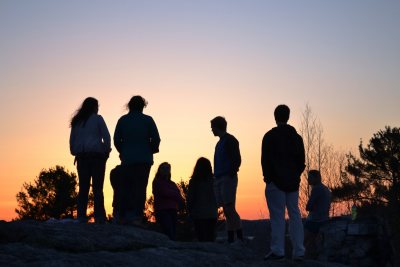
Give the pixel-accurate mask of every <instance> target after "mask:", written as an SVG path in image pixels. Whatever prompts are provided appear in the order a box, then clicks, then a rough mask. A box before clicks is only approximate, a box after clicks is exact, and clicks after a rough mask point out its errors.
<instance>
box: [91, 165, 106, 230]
mask: <svg viewBox="0 0 400 267" xmlns="http://www.w3.org/2000/svg"><path fill="white" fill-rule="evenodd" d="M105 170H106V160H105V159H103V158H93V159H92V177H93V184H92V189H93V195H94V218H95V222H99V223H102V222H105V220H106V211H105V209H104V194H103V185H104V173H105Z"/></svg>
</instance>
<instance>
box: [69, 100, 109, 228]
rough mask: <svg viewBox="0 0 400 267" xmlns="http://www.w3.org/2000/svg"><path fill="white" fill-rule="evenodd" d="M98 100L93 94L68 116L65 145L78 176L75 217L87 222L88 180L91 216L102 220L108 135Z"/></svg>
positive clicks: (97, 221) (101, 221)
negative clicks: (68, 129) (92, 203)
mask: <svg viewBox="0 0 400 267" xmlns="http://www.w3.org/2000/svg"><path fill="white" fill-rule="evenodd" d="M98 111H99V103H98V101H97V99H95V98H93V97H88V98H86V99H85V100H84V101H83V103H82V105H81V107H80V108H79V109H78V110H77V111H76V113H75V115H74V116H73V117H72V119H71V124H70V126H71V134H70V138H69V147H70V151H71V154H72V155H74V156H75V161H76V162H77V170H78V177H79V193H78V220H79V221H80V222H87V215H86V209H87V204H88V197H89V189H90V180H91V179H92V188H93V195H94V218H95V222H96V223H104V222H105V220H106V212H105V209H104V195H103V184H104V173H105V169H106V161H107V159H108V156H109V154H110V151H111V137H110V133H109V131H108V129H107V125H106V123H105V122H104V119H103V117H102V116H101V115H98V114H97V113H98Z"/></svg>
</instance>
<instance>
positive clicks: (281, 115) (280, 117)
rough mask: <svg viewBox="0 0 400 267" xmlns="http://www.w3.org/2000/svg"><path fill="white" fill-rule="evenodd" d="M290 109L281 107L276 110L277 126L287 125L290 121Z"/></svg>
mask: <svg viewBox="0 0 400 267" xmlns="http://www.w3.org/2000/svg"><path fill="white" fill-rule="evenodd" d="M289 116H290V109H289V107H288V106H286V105H279V106H277V107H276V108H275V111H274V117H275V121H276V124H286V123H287V122H288V120H289Z"/></svg>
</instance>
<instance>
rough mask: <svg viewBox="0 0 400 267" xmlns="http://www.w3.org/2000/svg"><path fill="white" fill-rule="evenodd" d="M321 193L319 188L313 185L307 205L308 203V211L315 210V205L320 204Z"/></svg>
mask: <svg viewBox="0 0 400 267" xmlns="http://www.w3.org/2000/svg"><path fill="white" fill-rule="evenodd" d="M319 193H320V190H319V188H316V187H313V188H312V189H311V194H310V198H309V199H308V202H307V205H306V211H313V210H315V206H316V205H317V204H318V196H319Z"/></svg>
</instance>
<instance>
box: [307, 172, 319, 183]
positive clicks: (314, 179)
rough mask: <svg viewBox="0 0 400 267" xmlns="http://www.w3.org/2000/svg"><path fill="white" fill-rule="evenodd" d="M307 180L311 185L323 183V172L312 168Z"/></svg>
mask: <svg viewBox="0 0 400 267" xmlns="http://www.w3.org/2000/svg"><path fill="white" fill-rule="evenodd" d="M307 180H308V183H309V184H310V185H317V184H319V183H321V180H322V179H321V173H320V172H319V171H318V170H310V171H309V172H308V177H307Z"/></svg>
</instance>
